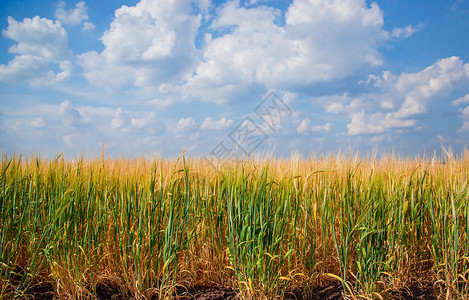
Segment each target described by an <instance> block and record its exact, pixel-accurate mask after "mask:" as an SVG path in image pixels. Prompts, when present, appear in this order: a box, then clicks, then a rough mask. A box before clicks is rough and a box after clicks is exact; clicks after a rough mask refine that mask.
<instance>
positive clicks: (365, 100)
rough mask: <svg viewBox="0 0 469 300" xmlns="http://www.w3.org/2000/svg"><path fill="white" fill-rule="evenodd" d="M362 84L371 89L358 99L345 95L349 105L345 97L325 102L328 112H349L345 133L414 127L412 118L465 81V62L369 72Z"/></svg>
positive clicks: (447, 60)
mask: <svg viewBox="0 0 469 300" xmlns="http://www.w3.org/2000/svg"><path fill="white" fill-rule="evenodd" d="M366 84H367V85H369V86H370V87H371V89H372V90H373V92H369V93H365V94H363V95H360V96H359V97H358V98H351V97H349V100H348V102H349V104H346V102H347V100H344V101H343V102H345V103H344V104H342V103H340V102H337V101H330V102H329V103H328V104H326V111H328V112H335V113H340V112H342V113H348V114H349V116H350V118H351V122H350V123H349V124H348V125H347V128H348V134H349V135H358V134H375V133H383V132H386V131H388V130H391V129H393V128H408V127H412V126H416V125H417V119H416V117H417V116H419V115H422V114H425V113H426V112H427V110H428V107H429V106H430V104H431V103H434V102H437V101H441V100H442V99H445V98H446V97H447V96H448V95H449V93H450V92H451V91H452V90H454V89H455V88H458V87H463V86H467V85H468V84H469V64H467V63H464V62H463V61H462V60H461V59H460V58H459V57H449V58H445V59H440V60H438V61H437V62H435V63H434V64H432V65H431V66H429V67H427V68H425V69H424V70H421V71H419V72H416V73H402V74H400V75H393V74H391V73H390V72H383V74H382V75H381V76H376V75H372V76H370V77H369V78H368V80H367V82H366ZM465 101H466V97H463V98H460V99H457V100H455V101H453V104H455V105H458V104H461V103H464V102H465ZM354 102H355V103H354ZM357 103H359V105H357Z"/></svg>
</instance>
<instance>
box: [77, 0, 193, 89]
mask: <svg viewBox="0 0 469 300" xmlns="http://www.w3.org/2000/svg"><path fill="white" fill-rule="evenodd" d="M191 13H192V4H191V2H189V1H185V0H178V1H169V0H142V1H140V2H139V3H138V4H137V5H135V6H131V7H128V6H122V7H121V8H119V9H117V10H116V11H115V19H114V20H113V21H112V23H111V25H110V28H109V30H107V31H106V32H105V33H104V34H103V36H102V38H101V40H102V42H103V44H104V46H105V49H104V50H103V51H102V52H101V53H97V52H87V53H84V54H82V55H80V56H79V61H80V64H81V65H82V67H83V68H84V70H85V73H84V75H85V77H86V78H87V79H88V81H89V82H90V83H92V84H94V85H98V86H106V87H111V88H112V87H121V86H128V85H134V86H138V87H147V86H152V87H158V86H159V85H160V84H162V83H165V82H173V81H177V82H179V81H180V80H181V79H182V78H184V77H185V76H188V75H189V74H191V72H192V70H191V66H192V65H193V63H194V62H195V60H196V57H197V50H196V49H195V45H194V39H195V36H196V34H197V29H198V27H199V24H200V16H195V15H193V14H191Z"/></svg>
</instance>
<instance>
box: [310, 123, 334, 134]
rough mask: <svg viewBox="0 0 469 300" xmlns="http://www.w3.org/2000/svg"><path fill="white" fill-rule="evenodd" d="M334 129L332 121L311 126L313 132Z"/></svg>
mask: <svg viewBox="0 0 469 300" xmlns="http://www.w3.org/2000/svg"><path fill="white" fill-rule="evenodd" d="M331 129H332V124H331V123H329V122H328V123H326V124H324V125H316V126H313V128H311V130H312V131H313V132H329V131H331Z"/></svg>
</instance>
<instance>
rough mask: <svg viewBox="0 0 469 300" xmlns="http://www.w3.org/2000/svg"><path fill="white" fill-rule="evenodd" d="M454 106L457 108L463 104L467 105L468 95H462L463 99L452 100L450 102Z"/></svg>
mask: <svg viewBox="0 0 469 300" xmlns="http://www.w3.org/2000/svg"><path fill="white" fill-rule="evenodd" d="M451 103H452V104H453V105H454V106H459V105H461V104H463V103H469V94H466V95H464V96H463V97H461V98H459V99H456V100H453V101H452V102H451Z"/></svg>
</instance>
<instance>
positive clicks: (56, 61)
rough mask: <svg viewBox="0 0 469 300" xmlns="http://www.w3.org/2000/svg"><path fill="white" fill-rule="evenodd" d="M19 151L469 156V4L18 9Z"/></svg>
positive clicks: (9, 26) (209, 3)
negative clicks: (468, 152)
mask: <svg viewBox="0 0 469 300" xmlns="http://www.w3.org/2000/svg"><path fill="white" fill-rule="evenodd" d="M0 29H1V31H2V32H1V33H2V34H1V37H0V149H1V151H2V152H3V153H4V154H7V155H12V154H13V153H16V154H22V155H31V154H40V155H42V156H49V157H53V156H55V155H58V154H60V153H64V155H65V156H67V157H74V156H77V155H81V154H84V155H85V156H96V155H100V154H101V151H102V149H104V151H105V153H106V154H107V155H110V156H115V157H136V156H142V155H144V156H154V155H157V156H163V157H177V156H178V155H179V154H180V153H181V152H182V151H184V150H185V151H186V154H190V155H194V156H200V155H202V156H204V157H210V156H213V157H221V158H223V157H228V158H230V157H233V155H236V156H242V155H258V154H260V155H264V154H269V155H275V156H284V157H289V156H290V155H291V154H292V153H299V154H301V155H303V156H309V155H318V154H327V153H337V152H344V151H345V152H349V151H354V152H358V153H364V154H366V153H383V154H385V153H389V152H394V153H398V154H402V155H418V154H432V153H434V152H435V151H436V152H438V153H440V152H441V151H442V150H441V149H442V148H441V146H442V145H443V146H444V147H449V146H451V148H452V149H453V151H455V152H461V151H464V149H465V147H466V145H467V144H468V141H469V36H468V34H467V33H468V32H469V0H451V1H448V0H426V1H420V0H415V1H402V0H383V1H364V0H292V1H287V0H282V1H266V0H245V1H242V0H239V1H215V0H199V1H189V0H183V1H180V0H172V1H170V0H141V1H136V0H119V1H118V0H106V1H44V0H41V1H39V0H20V1H18V0H3V1H2V2H1V4H0Z"/></svg>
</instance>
